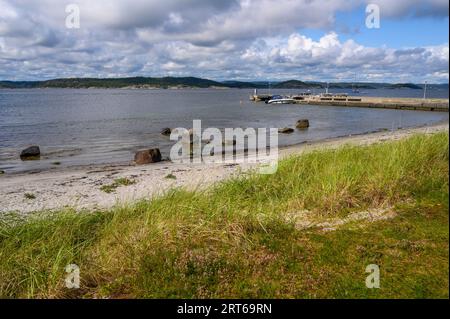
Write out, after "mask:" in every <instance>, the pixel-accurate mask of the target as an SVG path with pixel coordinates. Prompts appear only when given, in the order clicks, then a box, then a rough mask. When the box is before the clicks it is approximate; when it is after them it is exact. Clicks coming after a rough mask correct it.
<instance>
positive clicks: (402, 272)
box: [0, 133, 449, 298]
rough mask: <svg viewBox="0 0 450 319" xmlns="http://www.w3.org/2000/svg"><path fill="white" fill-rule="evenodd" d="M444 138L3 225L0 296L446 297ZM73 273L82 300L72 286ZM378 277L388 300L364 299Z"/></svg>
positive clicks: (294, 162)
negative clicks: (382, 214) (371, 218)
mask: <svg viewBox="0 0 450 319" xmlns="http://www.w3.org/2000/svg"><path fill="white" fill-rule="evenodd" d="M448 145H449V141H448V135H447V134H445V133H440V134H435V135H432V136H426V135H418V136H414V137H411V138H408V139H405V140H401V141H396V142H389V143H382V144H377V145H371V146H366V147H351V146H346V147H343V148H340V149H337V150H325V151H315V152H312V153H308V154H305V155H302V156H295V157H292V158H289V159H286V160H284V161H282V162H281V163H280V165H279V169H278V171H277V173H276V174H274V175H256V174H250V175H248V176H244V177H239V178H235V179H233V180H230V181H226V182H223V183H220V184H218V185H216V186H214V187H212V188H209V189H207V190H203V191H192V192H191V191H186V190H183V189H176V190H172V191H170V192H168V193H167V194H166V195H165V196H163V197H159V198H155V199H152V200H149V201H141V202H138V203H135V204H133V205H130V206H125V207H116V208H114V209H112V210H109V211H94V212H89V213H81V214H80V213H77V212H74V211H70V210H67V211H61V212H56V213H53V214H50V213H43V214H42V215H35V216H33V217H31V218H29V219H26V220H22V219H20V218H18V217H17V216H16V217H14V215H11V216H9V217H8V219H5V220H4V221H3V222H2V224H1V225H0V296H1V297H6V298H11V297H29V298H42V297H44V298H53V297H65V298H69V297H112V298H133V297H144V298H196V297H197V298H211V297H219V298H448V296H449V295H448V289H449V286H448V283H449V282H448V275H449V273H448V270H449V264H448V258H449V254H448V252H449V247H448V244H449V234H448V231H449V223H448V198H449V197H448V173H449V171H448V169H449V167H448V157H449V155H448ZM380 207H389V208H390V209H392V210H393V211H394V212H395V214H396V217H394V218H392V219H387V220H381V221H377V222H373V223H361V224H358V223H356V224H353V225H344V226H342V227H340V228H338V229H337V230H335V231H328V232H327V231H324V230H322V229H318V228H311V229H303V230H301V229H298V227H296V224H295V222H293V221H292V220H291V219H289V218H288V216H292V215H295V214H298V213H300V212H307V213H308V214H310V215H311V216H314V217H317V218H318V219H324V218H325V219H326V218H330V217H333V218H334V217H337V216H338V217H344V216H347V215H348V214H351V213H352V212H358V211H362V210H365V209H372V208H380ZM68 264H77V265H78V266H79V267H80V273H81V288H80V289H76V290H73V289H67V288H65V286H64V278H65V275H66V273H65V271H64V268H65V266H66V265H68ZM369 264H377V265H379V267H380V273H381V278H380V281H381V288H380V289H368V288H366V286H365V278H366V276H367V275H368V274H367V273H365V269H366V266H367V265H369Z"/></svg>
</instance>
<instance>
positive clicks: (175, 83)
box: [0, 77, 448, 90]
mask: <svg viewBox="0 0 450 319" xmlns="http://www.w3.org/2000/svg"><path fill="white" fill-rule="evenodd" d="M326 86H327V84H326V83H325V82H303V81H299V80H289V81H283V82H268V81H255V82H245V81H224V82H219V81H213V80H208V79H202V78H196V77H161V78H154V77H130V78H104V79H98V78H67V79H54V80H46V81H0V88H6V89H27V88H211V87H215V88H274V89H314V88H325V87H326ZM428 87H429V88H430V89H444V90H445V89H447V90H448V84H429V86H428ZM329 88H331V89H352V88H358V89H379V88H381V89H401V88H407V89H423V85H422V84H413V83H398V84H389V83H366V82H358V83H351V82H333V83H329Z"/></svg>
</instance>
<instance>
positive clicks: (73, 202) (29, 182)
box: [0, 123, 449, 215]
mask: <svg viewBox="0 0 450 319" xmlns="http://www.w3.org/2000/svg"><path fill="white" fill-rule="evenodd" d="M448 129H449V124H448V123H445V124H436V125H432V126H426V127H420V128H408V129H402V130H397V131H393V132H391V131H386V132H377V133H368V134H361V135H356V136H346V137H340V138H333V139H328V140H323V141H319V142H313V143H304V144H299V145H294V146H290V147H286V148H282V149H280V152H279V153H280V159H282V158H285V157H287V156H290V155H293V154H301V153H303V152H307V151H311V150H317V149H326V148H336V147H339V146H341V145H344V144H352V145H368V144H373V143H378V142H383V141H390V140H399V139H402V138H405V137H408V136H411V135H413V134H416V133H426V134H432V133H436V132H442V131H445V132H448ZM256 167H257V164H249V163H242V164H208V165H205V164H175V163H171V162H160V163H156V164H149V165H142V166H134V165H107V166H88V167H78V168H68V169H60V170H50V171H43V172H37V173H22V174H3V175H0V215H1V214H4V213H7V212H18V213H21V214H28V213H31V212H35V211H44V210H60V209H64V208H73V209H76V210H85V209H107V208H111V207H112V206H114V205H117V204H119V205H120V204H126V203H131V202H134V201H137V200H140V199H149V198H152V197H153V196H158V195H161V194H163V193H164V192H166V191H168V190H170V189H172V188H174V187H185V188H187V189H196V188H203V187H206V186H209V185H211V184H213V183H216V182H219V181H222V180H225V179H227V178H230V177H232V176H236V175H238V174H244V173H245V172H246V171H248V170H251V169H254V168H256ZM168 175H171V176H172V178H168ZM173 176H174V177H175V178H173ZM123 177H124V178H128V179H131V180H134V181H135V182H136V183H135V184H133V185H128V186H120V187H118V188H117V189H116V190H115V192H113V193H109V194H108V193H105V192H104V191H102V190H101V189H100V188H101V186H102V185H110V184H112V183H113V182H114V181H115V180H116V179H118V178H123ZM25 194H29V195H34V197H35V198H34V199H32V198H26V196H25ZM29 197H30V196H29ZM31 197H33V196H31Z"/></svg>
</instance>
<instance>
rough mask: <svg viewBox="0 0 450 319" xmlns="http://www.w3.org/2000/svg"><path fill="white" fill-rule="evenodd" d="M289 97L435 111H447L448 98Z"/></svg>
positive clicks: (301, 101)
mask: <svg viewBox="0 0 450 319" xmlns="http://www.w3.org/2000/svg"><path fill="white" fill-rule="evenodd" d="M289 98H291V99H293V100H294V102H293V103H296V104H307V105H308V104H309V105H319V106H342V107H365V108H380V109H399V110H418V111H435V112H448V111H449V100H448V99H433V98H426V99H424V98H388V97H367V96H348V95H347V94H320V95H309V94H299V95H292V96H289ZM250 99H251V100H253V101H256V102H258V101H267V100H270V99H271V96H269V97H267V94H264V95H253V96H251V98H250Z"/></svg>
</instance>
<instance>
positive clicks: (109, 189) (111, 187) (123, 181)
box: [100, 177, 136, 194]
mask: <svg viewBox="0 0 450 319" xmlns="http://www.w3.org/2000/svg"><path fill="white" fill-rule="evenodd" d="M133 184H136V181H134V180H132V179H128V178H126V177H121V178H118V179H116V180H115V181H114V182H113V183H112V184H108V185H102V186H101V187H100V190H101V191H103V192H105V193H108V194H110V193H113V192H115V191H116V189H117V188H118V187H120V186H129V185H133Z"/></svg>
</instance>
